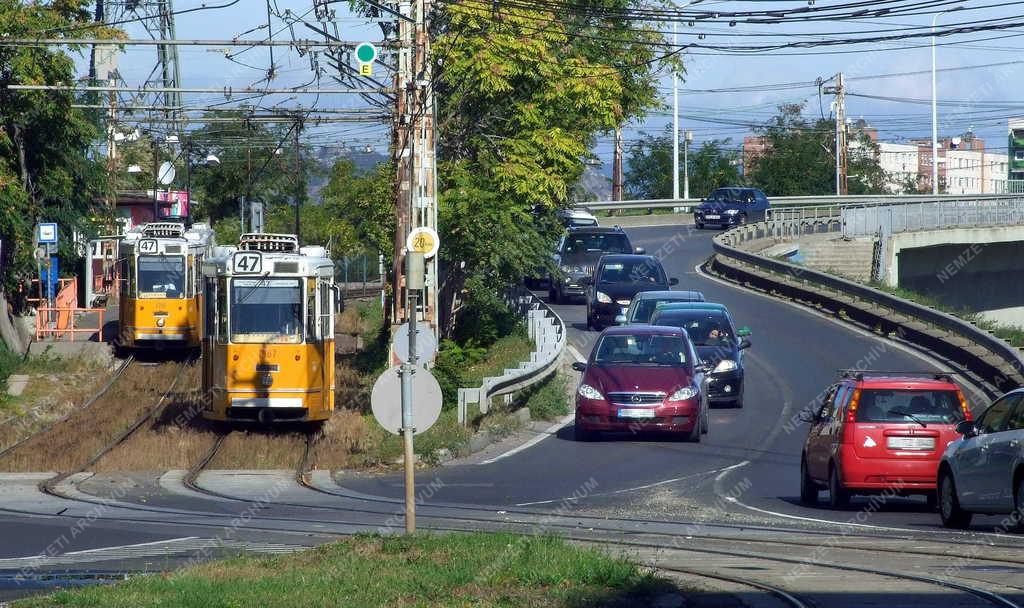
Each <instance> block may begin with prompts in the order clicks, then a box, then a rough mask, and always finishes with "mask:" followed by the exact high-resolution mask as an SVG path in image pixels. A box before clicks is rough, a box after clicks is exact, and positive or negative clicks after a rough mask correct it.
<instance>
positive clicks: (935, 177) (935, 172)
mask: <svg viewBox="0 0 1024 608" xmlns="http://www.w3.org/2000/svg"><path fill="white" fill-rule="evenodd" d="M962 8H963V7H962V6H956V7H954V8H951V9H949V10H945V11H942V12H939V13H935V16H934V17H932V194H938V193H939V103H938V89H937V87H936V78H935V25H936V23H937V22H938V19H939V17H941V16H942V15H945V14H946V13H950V12H953V11H958V10H960V9H962Z"/></svg>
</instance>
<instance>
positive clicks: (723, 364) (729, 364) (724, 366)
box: [712, 359, 738, 374]
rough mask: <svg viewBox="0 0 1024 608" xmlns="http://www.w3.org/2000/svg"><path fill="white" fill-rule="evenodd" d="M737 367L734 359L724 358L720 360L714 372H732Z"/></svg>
mask: <svg viewBox="0 0 1024 608" xmlns="http://www.w3.org/2000/svg"><path fill="white" fill-rule="evenodd" d="M737 367H738V366H737V365H736V362H735V361H733V360H732V359H722V360H721V361H719V362H718V365H716V366H715V370H714V372H712V373H716V374H717V373H720V372H731V371H732V370H734V369H736V368H737Z"/></svg>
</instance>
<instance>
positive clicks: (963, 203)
mask: <svg viewBox="0 0 1024 608" xmlns="http://www.w3.org/2000/svg"><path fill="white" fill-rule="evenodd" d="M840 213H841V217H842V224H843V234H844V235H845V236H851V237H852V236H868V235H873V234H877V233H881V234H885V235H888V234H895V233H898V232H909V231H912V230H941V229H945V228H953V227H960V226H971V227H983V226H1007V225H1014V224H1024V196H1020V195H1017V196H1011V197H1006V198H999V199H994V200H984V201H978V200H954V201H939V202H932V203H915V204H911V205H900V206H894V205H884V206H878V207H846V208H844V209H842V210H841V212H840Z"/></svg>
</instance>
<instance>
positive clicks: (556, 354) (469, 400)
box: [458, 286, 567, 424]
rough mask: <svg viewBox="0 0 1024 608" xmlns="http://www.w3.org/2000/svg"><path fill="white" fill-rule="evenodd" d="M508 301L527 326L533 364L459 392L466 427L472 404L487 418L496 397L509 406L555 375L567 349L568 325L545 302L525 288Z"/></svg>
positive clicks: (514, 290) (508, 296) (460, 416)
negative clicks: (515, 396) (522, 393)
mask: <svg viewBox="0 0 1024 608" xmlns="http://www.w3.org/2000/svg"><path fill="white" fill-rule="evenodd" d="M505 300H506V302H507V303H508V305H509V307H510V308H511V309H512V311H513V312H514V313H516V315H517V316H518V317H520V318H521V319H523V322H525V323H526V328H527V332H528V334H529V336H530V338H531V339H533V342H534V345H535V347H534V351H533V353H531V354H530V360H529V361H523V362H522V363H520V364H519V367H517V368H513V369H506V370H505V372H504V373H503V374H502V375H500V376H495V377H487V378H484V379H483V382H482V383H481V384H480V386H479V387H474V388H460V389H459V409H458V419H459V422H460V423H462V424H466V422H467V421H468V420H469V405H470V404H473V403H476V404H478V405H479V408H480V413H481V414H486V413H487V412H488V411H489V410H490V406H491V399H493V398H494V397H500V396H504V397H505V398H506V403H510V402H511V399H512V394H513V393H515V392H517V391H520V390H522V389H524V388H526V387H528V386H531V385H533V384H536V383H538V382H540V381H541V380H544V379H545V378H547V377H548V376H550V375H551V374H553V373H554V372H555V370H556V369H557V368H558V364H559V360H560V359H561V356H562V351H563V350H564V349H565V343H566V338H567V332H566V330H565V323H564V322H563V321H562V319H561V317H559V316H558V315H557V314H555V312H554V311H553V310H551V308H549V307H548V305H547V304H546V303H544V301H543V300H541V299H540V298H538V297H537V296H535V295H534V294H533V293H532V292H530V291H529V290H527V289H526V288H524V287H521V286H519V287H514V288H512V289H511V290H510V291H509V292H508V293H507V294H506V298H505Z"/></svg>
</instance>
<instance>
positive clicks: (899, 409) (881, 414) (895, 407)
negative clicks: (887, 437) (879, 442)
mask: <svg viewBox="0 0 1024 608" xmlns="http://www.w3.org/2000/svg"><path fill="white" fill-rule="evenodd" d="M904 414H909V415H910V416H913V417H914V418H917V419H918V420H920V421H921V422H939V423H945V424H955V423H957V422H960V421H961V420H963V418H964V415H963V410H961V409H960V396H959V395H958V394H957V392H956V391H951V390H941V391H923V390H922V391H913V390H889V389H877V388H871V389H861V392H860V401H859V402H858V404H857V421H858V422H906V423H909V424H916V423H915V421H914V419H913V418H911V417H910V416H905V415H904Z"/></svg>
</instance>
